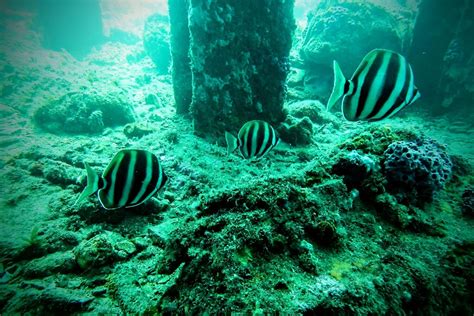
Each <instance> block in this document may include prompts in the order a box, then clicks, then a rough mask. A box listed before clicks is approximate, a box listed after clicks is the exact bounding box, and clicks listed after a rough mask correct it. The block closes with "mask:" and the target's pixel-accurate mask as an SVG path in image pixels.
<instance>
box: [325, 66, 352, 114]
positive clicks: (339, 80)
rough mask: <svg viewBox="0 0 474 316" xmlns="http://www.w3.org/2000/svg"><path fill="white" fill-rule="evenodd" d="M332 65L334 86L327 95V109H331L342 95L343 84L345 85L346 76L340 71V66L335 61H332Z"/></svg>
mask: <svg viewBox="0 0 474 316" xmlns="http://www.w3.org/2000/svg"><path fill="white" fill-rule="evenodd" d="M333 67H334V86H333V88H332V92H331V96H330V97H329V101H328V104H327V110H328V111H329V110H331V109H332V108H333V107H334V105H335V104H336V103H337V101H339V99H341V97H342V96H343V95H344V86H345V85H346V82H347V80H346V77H344V74H343V73H342V70H341V67H340V66H339V64H338V63H337V61H334V62H333Z"/></svg>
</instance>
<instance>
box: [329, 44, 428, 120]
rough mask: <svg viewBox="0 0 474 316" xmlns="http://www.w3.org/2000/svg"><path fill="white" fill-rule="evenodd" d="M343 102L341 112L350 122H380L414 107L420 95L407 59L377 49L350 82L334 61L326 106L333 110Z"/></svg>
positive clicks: (368, 55)
mask: <svg viewBox="0 0 474 316" xmlns="http://www.w3.org/2000/svg"><path fill="white" fill-rule="evenodd" d="M341 97H343V100H342V112H343V114H344V117H345V118H346V119H347V120H349V121H379V120H383V119H385V118H388V117H391V116H393V115H395V114H396V113H398V111H400V110H401V109H403V108H404V107H405V106H407V105H409V104H412V103H413V102H415V101H416V100H417V99H418V98H419V97H420V93H419V91H418V89H417V88H416V86H415V83H414V77H413V71H412V69H411V66H410V64H409V63H408V62H407V60H406V59H405V57H403V56H402V55H400V54H397V53H395V52H392V51H389V50H384V49H374V50H373V51H371V52H370V53H368V54H367V55H366V56H365V57H364V59H362V62H361V63H360V65H359V67H357V69H356V71H355V72H354V75H353V76H352V78H351V79H350V80H346V78H345V77H344V75H343V73H342V71H341V68H340V67H339V65H338V63H337V62H336V61H334V87H333V90H332V94H331V96H330V98H329V102H328V105H327V108H328V110H330V109H331V108H332V107H333V106H334V105H335V104H336V103H337V102H338V101H339V99H340V98H341Z"/></svg>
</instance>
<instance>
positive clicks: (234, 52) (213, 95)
mask: <svg viewBox="0 0 474 316" xmlns="http://www.w3.org/2000/svg"><path fill="white" fill-rule="evenodd" d="M185 2H188V8H187V23H188V30H189V41H190V42H189V58H190V62H191V63H190V69H191V73H192V100H191V104H190V108H189V110H190V112H191V114H192V117H193V119H194V127H195V131H196V133H197V134H201V135H204V134H214V135H219V134H221V133H223V131H225V130H232V131H235V130H236V129H238V128H239V127H240V126H241V125H242V124H243V123H244V122H246V121H248V120H252V119H262V120H265V121H268V122H269V123H271V124H277V123H279V122H281V121H283V120H284V118H285V113H284V111H283V101H284V98H285V94H286V85H285V80H286V76H287V74H288V70H289V61H288V55H289V51H290V48H291V39H292V32H293V30H294V28H295V22H294V18H293V6H294V0H188V1H183V0H181V1H179V0H173V1H172V0H170V1H169V7H170V21H171V36H172V38H171V45H172V47H173V40H176V37H175V38H174V39H173V23H176V20H174V17H173V16H171V15H172V13H173V10H174V9H173V8H172V7H173V6H176V5H177V4H180V5H183V4H184V3H185ZM183 15H184V14H182V16H183ZM182 18H183V17H182ZM179 23H183V24H184V22H182V21H181V20H180V21H179ZM180 39H181V40H184V37H181V38H180ZM172 55H173V63H175V62H176V61H177V60H180V61H182V60H184V59H183V57H182V56H181V57H180V56H176V54H174V53H173V48H172ZM176 57H178V58H180V59H177V58H176ZM175 70H176V69H175V68H173V72H174V71H175ZM173 77H174V78H176V77H177V74H173ZM173 84H174V85H175V91H176V90H177V88H178V87H177V86H181V87H182V84H183V83H182V82H179V81H178V82H177V81H176V80H174V81H173ZM178 106H179V104H178Z"/></svg>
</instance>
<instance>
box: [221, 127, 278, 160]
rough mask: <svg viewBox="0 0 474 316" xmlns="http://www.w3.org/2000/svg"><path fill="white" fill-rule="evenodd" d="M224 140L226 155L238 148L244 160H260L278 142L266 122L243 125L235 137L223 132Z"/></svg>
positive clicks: (274, 133)
mask: <svg viewBox="0 0 474 316" xmlns="http://www.w3.org/2000/svg"><path fill="white" fill-rule="evenodd" d="M225 140H226V142H227V154H231V153H233V152H234V151H235V150H236V149H237V148H238V149H239V151H240V153H241V155H242V157H244V158H245V159H250V158H256V159H260V158H262V157H263V156H264V155H265V154H266V153H268V152H269V151H270V150H271V149H272V148H273V147H275V146H276V145H277V144H278V142H279V138H278V135H277V133H276V132H275V130H274V129H273V127H272V126H271V125H270V124H268V123H267V122H265V121H259V120H255V121H249V122H247V123H245V124H244V125H243V126H242V128H241V129H240V131H239V134H238V135H237V137H235V136H234V135H232V134H231V133H228V132H225Z"/></svg>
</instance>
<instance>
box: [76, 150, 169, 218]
mask: <svg viewBox="0 0 474 316" xmlns="http://www.w3.org/2000/svg"><path fill="white" fill-rule="evenodd" d="M84 165H85V167H86V170H87V186H86V188H85V189H84V191H83V192H82V193H81V195H80V196H79V198H78V199H77V201H76V203H78V202H80V201H81V200H83V199H84V198H86V197H88V196H90V195H92V194H94V193H95V192H98V196H99V202H100V204H101V205H102V207H103V208H105V209H107V210H110V209H117V208H121V207H134V206H137V205H140V204H142V203H143V202H145V201H146V200H148V199H149V198H150V197H151V196H153V195H154V194H155V193H156V192H157V191H158V190H159V189H161V188H162V187H163V186H164V185H165V183H166V181H167V180H168V177H167V176H166V174H165V173H164V171H163V168H162V167H161V165H160V163H159V161H158V158H157V157H156V156H155V155H154V154H152V153H151V152H149V151H146V150H137V149H125V150H121V151H119V152H118V153H116V154H115V156H114V158H112V161H110V163H109V165H108V166H107V167H106V168H105V170H104V172H103V174H102V177H100V176H99V175H98V174H97V173H96V172H95V171H94V170H93V169H92V168H91V167H90V166H89V164H87V163H86V162H85V163H84Z"/></svg>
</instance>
